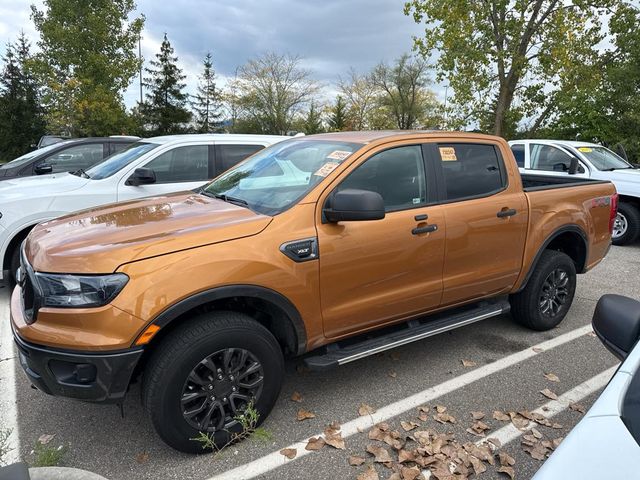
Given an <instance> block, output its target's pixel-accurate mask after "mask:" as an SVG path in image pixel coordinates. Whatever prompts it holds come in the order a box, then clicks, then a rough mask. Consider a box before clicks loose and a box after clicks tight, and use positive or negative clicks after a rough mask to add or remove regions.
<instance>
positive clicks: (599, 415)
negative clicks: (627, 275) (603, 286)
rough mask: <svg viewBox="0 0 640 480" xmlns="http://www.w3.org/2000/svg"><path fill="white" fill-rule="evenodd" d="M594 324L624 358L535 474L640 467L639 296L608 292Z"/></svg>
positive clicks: (584, 479) (583, 474) (633, 471)
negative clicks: (596, 396)
mask: <svg viewBox="0 0 640 480" xmlns="http://www.w3.org/2000/svg"><path fill="white" fill-rule="evenodd" d="M593 330H594V331H595V332H596V334H597V335H598V337H599V338H600V340H601V341H602V343H603V344H604V346H605V347H607V349H609V350H610V351H611V352H612V353H613V354H614V355H615V356H617V357H618V358H620V359H621V360H623V361H624V363H622V365H620V367H619V368H618V371H617V372H616V374H615V375H614V376H613V378H612V379H611V381H610V382H609V385H607V387H606V388H605V390H604V392H602V395H600V398H598V400H597V401H596V403H594V404H593V406H592V407H591V409H590V410H589V411H588V412H587V414H586V415H585V417H584V418H583V419H582V421H580V423H578V425H576V427H575V428H574V429H573V430H572V431H571V433H570V434H569V435H568V436H567V438H566V439H565V440H564V441H563V442H562V443H561V444H560V446H559V447H558V448H557V450H556V451H555V452H554V453H553V455H551V457H550V458H549V459H548V460H547V462H546V463H545V464H544V465H543V466H542V468H541V469H540V470H539V471H538V473H537V474H536V475H535V477H534V480H554V479H558V480H561V479H562V480H564V479H568V478H576V479H578V478H579V479H581V480H589V479H594V480H595V479H601V478H610V479H614V478H615V479H619V478H637V476H638V472H640V344H639V343H638V339H639V338H640V302H637V301H636V300H633V299H631V298H627V297H622V296H620V295H604V296H603V297H602V298H601V299H600V301H599V302H598V305H597V306H596V310H595V312H594V314H593Z"/></svg>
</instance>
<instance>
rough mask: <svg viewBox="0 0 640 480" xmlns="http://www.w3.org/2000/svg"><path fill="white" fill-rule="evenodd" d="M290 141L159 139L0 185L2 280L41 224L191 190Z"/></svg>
mask: <svg viewBox="0 0 640 480" xmlns="http://www.w3.org/2000/svg"><path fill="white" fill-rule="evenodd" d="M288 138H290V137H286V136H275V135H274V136H271V135H269V136H268V135H225V134H211V135H209V134H207V135H171V136H165V137H155V138H149V139H145V140H141V141H139V142H136V143H133V144H131V145H130V146H129V147H128V148H127V149H126V150H123V151H122V152H120V153H117V154H115V155H112V156H111V157H109V158H108V159H106V160H105V161H103V162H102V163H100V164H98V165H96V166H94V167H92V168H91V169H89V170H88V171H86V172H85V171H84V170H78V171H76V172H73V173H66V172H65V173H57V174H53V175H41V176H37V177H24V178H17V179H12V180H5V181H3V182H0V261H1V262H2V264H1V267H2V268H0V280H1V279H2V278H3V271H4V270H9V271H10V273H11V275H15V273H14V272H15V271H16V270H17V269H18V263H19V262H18V250H19V246H20V244H21V243H22V240H24V238H25V237H26V236H27V234H28V233H29V231H30V230H31V229H32V228H33V227H34V226H35V225H36V224H38V223H40V222H43V221H46V220H50V219H52V218H55V217H59V216H61V215H64V214H67V213H70V212H74V211H76V210H81V209H85V208H91V207H96V206H98V205H104V204H106V203H113V202H120V201H123V200H131V199H134V198H140V197H149V196H154V195H163V194H166V193H171V192H176V191H181V190H192V189H194V188H197V187H199V186H201V185H203V184H205V183H206V182H207V181H209V180H210V179H212V178H214V177H216V176H218V175H219V174H220V173H222V172H223V171H225V170H227V169H228V168H230V167H231V166H233V165H235V164H236V163H238V162H240V161H241V160H244V159H245V158H246V157H248V156H250V155H252V154H254V153H255V152H257V151H259V150H262V149H263V148H264V147H267V146H269V145H273V144H274V143H277V142H281V141H282V140H286V139H288ZM13 278H15V276H14V277H13Z"/></svg>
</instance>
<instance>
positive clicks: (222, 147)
mask: <svg viewBox="0 0 640 480" xmlns="http://www.w3.org/2000/svg"><path fill="white" fill-rule="evenodd" d="M264 147H265V145H263V144H261V143H258V142H256V143H227V142H223V141H216V146H215V176H216V177H217V176H218V175H220V174H221V173H223V172H225V171H227V170H229V169H230V168H231V167H233V166H235V165H237V164H238V163H240V162H241V161H242V160H244V159H245V158H247V157H250V156H251V155H253V154H254V153H256V152H259V151H260V150H262V149H263V148H264Z"/></svg>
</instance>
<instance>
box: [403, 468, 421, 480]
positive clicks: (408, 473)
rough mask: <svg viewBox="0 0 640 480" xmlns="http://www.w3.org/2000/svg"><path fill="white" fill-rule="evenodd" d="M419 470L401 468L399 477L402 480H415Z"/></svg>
mask: <svg viewBox="0 0 640 480" xmlns="http://www.w3.org/2000/svg"><path fill="white" fill-rule="evenodd" d="M420 473H422V472H420V469H419V468H418V467H402V469H401V470H400V475H402V480H415V479H416V478H418V476H419V475H420Z"/></svg>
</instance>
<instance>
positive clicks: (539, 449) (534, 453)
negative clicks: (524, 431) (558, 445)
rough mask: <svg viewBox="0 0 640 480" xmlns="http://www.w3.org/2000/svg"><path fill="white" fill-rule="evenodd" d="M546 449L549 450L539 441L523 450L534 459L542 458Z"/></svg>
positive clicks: (545, 453)
mask: <svg viewBox="0 0 640 480" xmlns="http://www.w3.org/2000/svg"><path fill="white" fill-rule="evenodd" d="M548 451H549V450H548V449H547V448H546V447H545V446H544V445H542V444H540V443H538V444H536V445H534V446H533V448H529V449H525V452H527V453H528V454H529V455H531V458H535V459H536V460H544V459H545V458H546V455H547V452H548Z"/></svg>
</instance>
